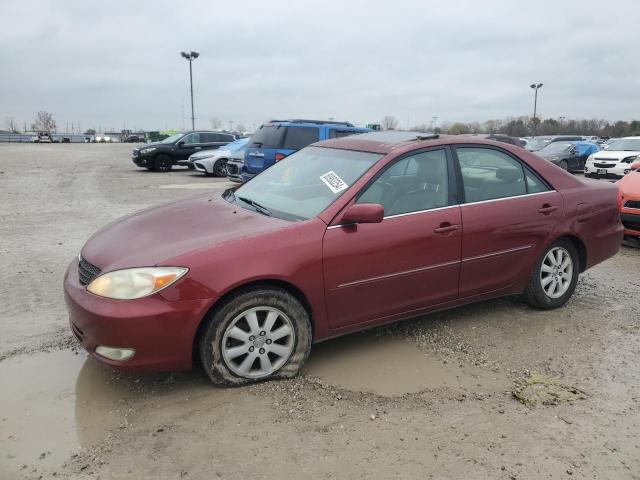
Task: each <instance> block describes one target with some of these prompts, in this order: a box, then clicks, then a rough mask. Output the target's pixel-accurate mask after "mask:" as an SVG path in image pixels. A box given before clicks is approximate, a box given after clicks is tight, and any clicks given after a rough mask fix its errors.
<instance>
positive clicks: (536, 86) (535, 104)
mask: <svg viewBox="0 0 640 480" xmlns="http://www.w3.org/2000/svg"><path fill="white" fill-rule="evenodd" d="M529 86H530V87H531V88H533V89H534V90H535V91H536V93H535V95H534V97H533V136H534V137H535V136H536V110H537V108H538V89H540V88H542V83H532V84H531V85H529Z"/></svg>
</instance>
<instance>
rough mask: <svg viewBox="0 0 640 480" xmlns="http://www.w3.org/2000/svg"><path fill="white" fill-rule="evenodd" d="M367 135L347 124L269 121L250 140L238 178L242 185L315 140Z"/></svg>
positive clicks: (321, 121)
mask: <svg viewBox="0 0 640 480" xmlns="http://www.w3.org/2000/svg"><path fill="white" fill-rule="evenodd" d="M370 131H371V129H368V128H359V127H354V126H353V125H352V124H351V123H348V122H333V121H324V120H272V121H270V122H269V123H266V124H264V125H262V126H260V128H259V129H258V130H256V132H255V133H254V134H253V135H252V136H251V142H250V143H249V145H247V150H246V152H245V154H244V165H243V167H242V172H241V173H240V176H241V178H242V181H243V182H246V181H248V180H250V179H252V178H253V177H254V176H255V175H257V174H258V173H260V172H262V171H264V170H266V169H267V168H269V167H270V166H271V165H273V164H274V163H276V162H279V161H280V160H282V159H283V158H285V157H286V156H288V155H291V154H292V153H293V152H295V151H297V150H300V149H301V148H304V147H306V146H307V145H310V144H312V143H315V142H317V141H319V140H326V139H328V138H339V137H344V136H347V135H353V134H356V133H364V132H370Z"/></svg>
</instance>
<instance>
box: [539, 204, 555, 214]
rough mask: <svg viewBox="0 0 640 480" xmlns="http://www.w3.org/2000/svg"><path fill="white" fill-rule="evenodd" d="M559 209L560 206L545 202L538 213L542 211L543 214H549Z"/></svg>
mask: <svg viewBox="0 0 640 480" xmlns="http://www.w3.org/2000/svg"><path fill="white" fill-rule="evenodd" d="M557 209H558V207H556V206H554V205H549V204H548V203H545V204H544V205H542V207H541V208H539V209H538V213H542V214H543V215H549V214H550V213H552V212H555V211H556V210H557Z"/></svg>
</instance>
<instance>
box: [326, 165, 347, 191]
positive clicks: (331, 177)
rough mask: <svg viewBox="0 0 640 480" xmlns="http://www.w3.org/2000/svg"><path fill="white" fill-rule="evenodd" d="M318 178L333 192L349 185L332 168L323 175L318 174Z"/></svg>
mask: <svg viewBox="0 0 640 480" xmlns="http://www.w3.org/2000/svg"><path fill="white" fill-rule="evenodd" d="M320 180H322V181H323V182H324V184H325V185H326V186H327V187H329V190H331V191H332V192H333V193H338V192H341V191H342V190H344V189H345V188H349V185H347V184H346V183H345V181H344V180H342V179H341V178H340V177H339V176H338V174H337V173H336V172H334V171H333V170H331V171H329V172H327V173H325V174H324V175H320Z"/></svg>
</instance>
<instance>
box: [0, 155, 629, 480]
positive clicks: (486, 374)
mask: <svg viewBox="0 0 640 480" xmlns="http://www.w3.org/2000/svg"><path fill="white" fill-rule="evenodd" d="M130 150H131V146H130V145H118V144H113V145H102V144H85V145H76V144H71V145H57V144H56V145H47V144H42V145H40V144H24V145H7V144H0V192H1V197H0V198H1V200H2V201H1V203H0V218H1V220H2V221H1V222H0V253H1V255H0V269H1V271H2V272H3V273H4V281H3V282H2V284H0V305H1V308H0V327H1V328H2V335H0V385H2V392H3V394H2V395H0V478H1V479H5V478H6V479H12V478H27V479H38V478H80V479H84V478H103V479H112V478H116V479H147V478H149V479H151V478H153V479H158V478H162V479H164V478H172V479H173V478H176V479H177V478H187V479H189V478H191V479H211V478H225V479H227V478H228V479H244V478H275V477H279V478H302V477H307V478H381V479H389V478H438V479H442V478H456V479H458V478H459V479H468V478H481V479H484V478H486V479H495V478H498V479H499V478H504V479H514V478H518V479H520V478H531V479H539V478H594V479H601V478H634V479H638V478H640V369H639V368H638V366H639V365H640V308H639V307H638V298H639V295H638V294H639V293H640V276H639V274H638V273H639V272H640V250H638V249H633V248H630V247H622V248H621V250H620V253H619V254H618V255H617V256H616V257H615V258H613V259H610V260H609V261H607V262H605V263H604V264H601V265H599V266H597V267H596V268H594V269H592V270H590V271H588V272H587V273H586V274H584V275H582V276H581V280H580V282H579V284H578V289H577V291H576V294H575V295H574V297H573V298H572V300H571V301H570V302H569V303H568V304H567V305H566V306H565V307H564V308H561V309H559V310H555V311H552V312H539V311H535V310H532V309H530V308H528V307H526V306H524V305H523V304H521V303H519V302H518V300H517V299H511V298H508V299H502V300H496V301H490V302H484V303H479V304H476V305H471V306H467V307H463V308H458V309H455V310H452V311H449V312H445V313H440V314H435V315H430V316H425V317H422V318H419V319H415V320H411V321H406V322H403V323H399V324H397V325H394V326H391V327H387V328H381V329H376V330H372V331H369V332H366V333H361V334H354V335H350V336H348V337H343V338H340V339H337V340H332V341H328V342H324V343H321V344H318V345H316V346H315V347H314V349H313V350H312V353H311V358H310V361H309V363H308V366H307V368H306V371H305V374H304V375H303V376H301V377H299V378H297V379H295V380H291V381H280V382H271V383H264V384H260V385H256V386H251V387H244V388H236V389H217V388H215V387H213V386H211V385H209V384H208V382H207V380H206V378H205V376H204V374H203V373H202V372H200V371H195V372H188V373H176V374H172V375H168V374H164V375H151V376H143V377H135V376H127V375H122V374H119V373H118V372H115V371H113V370H111V369H108V368H105V367H103V366H101V365H98V364H97V363H95V362H94V361H92V360H90V359H88V358H87V356H86V355H85V353H84V352H83V351H82V350H81V349H79V348H78V346H77V345H76V344H75V341H74V340H73V339H72V337H71V336H70V334H69V332H68V330H67V319H66V311H65V307H64V302H63V297H62V276H63V273H64V270H65V268H66V266H67V264H68V262H69V261H70V260H71V259H72V258H73V256H75V255H77V253H78V252H79V250H80V248H81V246H82V244H83V243H84V241H85V240H86V239H87V238H88V236H89V235H90V234H91V233H92V232H93V231H94V230H96V229H97V228H98V227H99V226H101V225H103V224H105V223H107V222H109V221H111V220H113V219H115V218H116V217H119V216H121V215H124V214H127V213H130V212H133V211H135V210H139V209H142V208H145V207H147V206H150V205H153V204H157V203H161V202H165V201H170V200H173V199H177V198H182V197H185V196H188V195H191V194H193V193H195V192H197V191H199V189H203V188H208V189H213V190H216V191H222V190H224V189H225V188H226V187H227V186H228V185H229V184H228V183H227V182H226V181H225V180H223V179H213V178H206V177H203V176H201V175H196V174H193V173H191V172H188V171H186V170H176V171H174V172H172V173H169V174H160V173H152V172H148V171H146V170H140V169H138V168H136V167H135V166H134V165H133V164H132V163H131V161H130V159H129V152H130ZM533 372H539V373H540V374H542V375H541V376H539V377H534V378H543V379H546V380H545V382H546V383H543V384H537V385H534V386H533V387H530V390H531V389H534V390H536V391H537V389H540V391H542V392H544V391H546V390H545V389H547V388H549V387H553V388H556V389H559V391H560V392H561V393H564V394H566V395H560V397H558V400H557V402H556V401H554V402H550V403H552V404H549V405H545V404H538V405H535V406H527V405H525V404H523V403H521V402H520V401H518V399H516V398H515V397H514V395H513V393H512V392H513V390H514V388H517V387H518V385H519V384H521V382H523V381H524V380H525V379H527V378H528V377H529V375H530V374H532V373H533ZM547 403H549V402H547Z"/></svg>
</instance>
